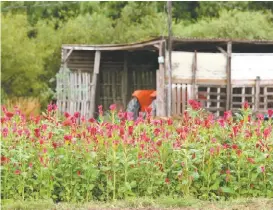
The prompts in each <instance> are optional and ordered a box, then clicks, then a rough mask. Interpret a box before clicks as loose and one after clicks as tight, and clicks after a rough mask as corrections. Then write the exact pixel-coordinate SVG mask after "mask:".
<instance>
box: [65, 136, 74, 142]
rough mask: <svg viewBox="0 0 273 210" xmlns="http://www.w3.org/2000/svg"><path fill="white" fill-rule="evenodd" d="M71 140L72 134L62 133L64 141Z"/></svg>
mask: <svg viewBox="0 0 273 210" xmlns="http://www.w3.org/2000/svg"><path fill="white" fill-rule="evenodd" d="M71 140H72V136H71V135H64V141H65V142H68V143H69V142H71Z"/></svg>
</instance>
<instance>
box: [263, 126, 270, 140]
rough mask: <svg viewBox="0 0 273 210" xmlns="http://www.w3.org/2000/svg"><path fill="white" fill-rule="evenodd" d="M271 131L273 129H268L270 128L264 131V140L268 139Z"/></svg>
mask: <svg viewBox="0 0 273 210" xmlns="http://www.w3.org/2000/svg"><path fill="white" fill-rule="evenodd" d="M271 130H272V127H268V128H265V129H264V132H263V133H264V138H265V139H267V137H268V136H269V135H270V133H271Z"/></svg>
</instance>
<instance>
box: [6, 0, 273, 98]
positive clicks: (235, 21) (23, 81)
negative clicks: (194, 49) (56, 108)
mask: <svg viewBox="0 0 273 210" xmlns="http://www.w3.org/2000/svg"><path fill="white" fill-rule="evenodd" d="M1 6H2V9H1V11H2V13H1V19H2V24H1V25H2V29H1V32H2V38H1V39H2V40H1V47H2V55H1V59H2V78H1V83H2V87H1V93H2V98H3V96H4V95H8V96H9V97H11V96H36V97H39V98H40V99H41V100H42V101H44V102H46V103H47V101H48V99H49V98H50V96H51V94H52V90H53V89H54V83H50V82H49V81H50V79H51V78H53V77H54V75H55V74H56V72H57V71H58V70H59V67H60V54H61V53H60V50H61V44H63V43H70V44H73V43H78V44H87V43H88V44H99V43H126V42H135V41H140V40H144V39H147V38H149V37H151V36H158V35H167V16H166V2H131V1H130V2H124V1H123V2H115V1H111V2H78V1H77V2H1ZM272 12H273V2H204V1H200V2H173V29H174V35H176V36H181V37H215V38H217V37H221V38H224V37H230V38H241V39H273V15H272ZM3 94H4V95H3Z"/></svg>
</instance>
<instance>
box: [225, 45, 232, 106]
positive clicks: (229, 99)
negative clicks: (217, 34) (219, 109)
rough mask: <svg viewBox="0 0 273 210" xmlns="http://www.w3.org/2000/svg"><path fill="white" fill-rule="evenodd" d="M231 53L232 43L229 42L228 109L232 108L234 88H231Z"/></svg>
mask: <svg viewBox="0 0 273 210" xmlns="http://www.w3.org/2000/svg"><path fill="white" fill-rule="evenodd" d="M231 54H232V43H231V42H228V44H227V71H226V72H227V101H226V110H230V108H231V101H232V88H231Z"/></svg>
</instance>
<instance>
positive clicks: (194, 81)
mask: <svg viewBox="0 0 273 210" xmlns="http://www.w3.org/2000/svg"><path fill="white" fill-rule="evenodd" d="M196 71H197V52H196V50H195V51H194V56H193V61H192V94H193V95H192V96H193V99H194V100H196V97H197V96H196V94H197V91H196Z"/></svg>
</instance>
